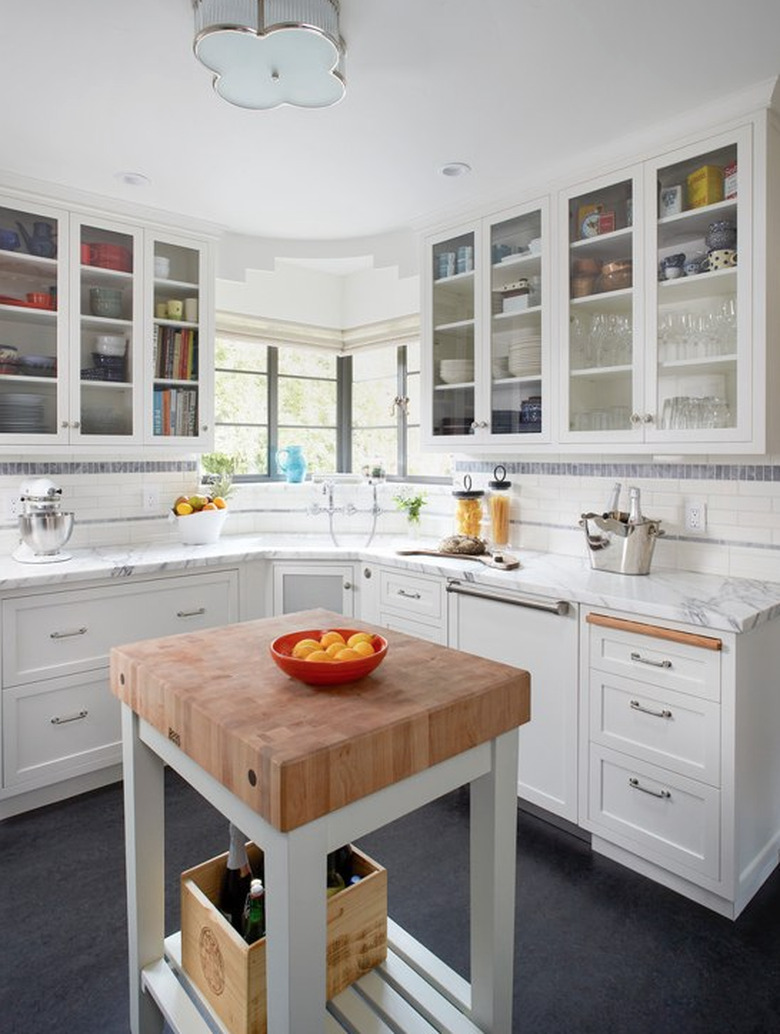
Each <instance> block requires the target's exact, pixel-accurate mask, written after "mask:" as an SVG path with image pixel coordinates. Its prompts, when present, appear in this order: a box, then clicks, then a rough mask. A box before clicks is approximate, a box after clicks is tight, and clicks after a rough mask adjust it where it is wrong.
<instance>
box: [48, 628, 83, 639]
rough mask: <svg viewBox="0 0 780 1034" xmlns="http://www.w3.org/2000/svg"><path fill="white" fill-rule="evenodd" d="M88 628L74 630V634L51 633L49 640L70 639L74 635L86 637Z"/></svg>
mask: <svg viewBox="0 0 780 1034" xmlns="http://www.w3.org/2000/svg"><path fill="white" fill-rule="evenodd" d="M86 634H87V629H86V626H83V627H82V628H74V629H73V631H72V632H49V639H70V638H71V636H74V635H86Z"/></svg>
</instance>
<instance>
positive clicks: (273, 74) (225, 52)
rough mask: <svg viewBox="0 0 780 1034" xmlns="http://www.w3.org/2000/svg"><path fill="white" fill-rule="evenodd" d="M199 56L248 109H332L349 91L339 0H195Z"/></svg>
mask: <svg viewBox="0 0 780 1034" xmlns="http://www.w3.org/2000/svg"><path fill="white" fill-rule="evenodd" d="M193 6H194V8H195V42H194V44H193V49H194V50H195V56H196V57H197V58H198V60H199V61H202V62H203V64H204V65H205V66H206V68H208V69H210V70H211V71H212V72H213V73H214V89H215V90H216V91H217V93H218V94H219V95H220V97H223V98H224V99H225V100H226V101H229V102H230V103H231V104H236V105H238V107H240V108H256V109H258V108H260V109H266V108H276V107H278V106H279V105H280V104H293V105H295V106H297V107H300V108H327V107H328V106H329V105H331V104H335V103H336V102H337V101H340V100H341V98H342V97H343V96H344V92H345V85H344V52H345V47H344V40H343V39H342V38H341V36H340V35H339V4H338V0H193Z"/></svg>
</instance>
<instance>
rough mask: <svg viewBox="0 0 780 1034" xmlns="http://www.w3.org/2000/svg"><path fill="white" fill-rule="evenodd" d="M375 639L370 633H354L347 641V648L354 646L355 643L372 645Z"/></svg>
mask: <svg viewBox="0 0 780 1034" xmlns="http://www.w3.org/2000/svg"><path fill="white" fill-rule="evenodd" d="M373 638H374V637H373V636H372V635H371V633H370V632H354V633H353V634H352V635H351V636H350V637H349V639H347V646H354V645H355V643H370V642H371V640H372V639H373ZM372 652H373V651H372Z"/></svg>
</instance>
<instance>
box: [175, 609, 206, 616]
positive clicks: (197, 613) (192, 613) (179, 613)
mask: <svg viewBox="0 0 780 1034" xmlns="http://www.w3.org/2000/svg"><path fill="white" fill-rule="evenodd" d="M205 613H206V608H205V607H198V609H197V610H177V611H176V617H177V618H198V617H200V616H201V614H205Z"/></svg>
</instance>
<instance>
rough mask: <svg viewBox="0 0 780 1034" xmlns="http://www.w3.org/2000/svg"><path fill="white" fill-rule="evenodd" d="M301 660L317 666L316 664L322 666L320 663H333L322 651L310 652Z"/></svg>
mask: <svg viewBox="0 0 780 1034" xmlns="http://www.w3.org/2000/svg"><path fill="white" fill-rule="evenodd" d="M303 659H304V660H305V661H314V663H315V664H317V663H320V664H322V663H325V664H332V663H333V658H332V657H330V656H329V655H328V654H327V653H325V651H324V650H312V652H311V653H308V654H306V656H305V657H304V658H303Z"/></svg>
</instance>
